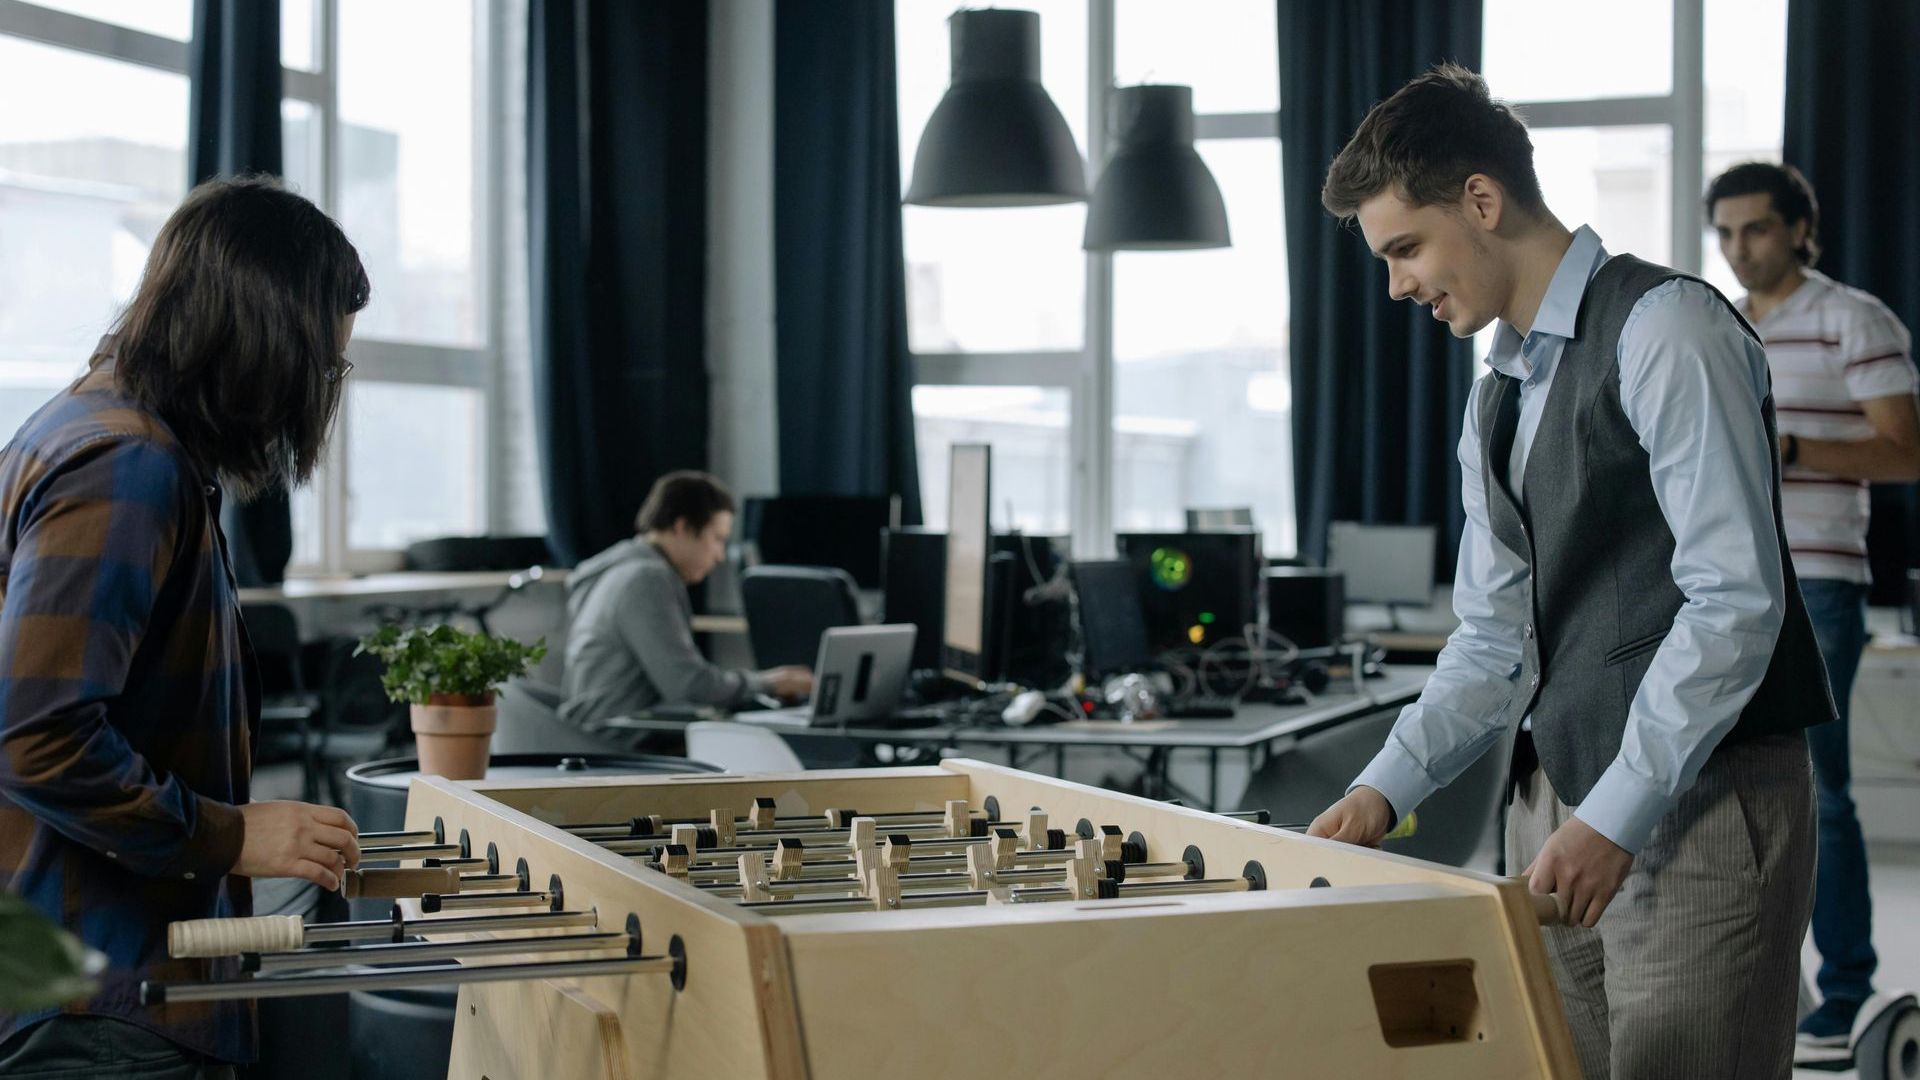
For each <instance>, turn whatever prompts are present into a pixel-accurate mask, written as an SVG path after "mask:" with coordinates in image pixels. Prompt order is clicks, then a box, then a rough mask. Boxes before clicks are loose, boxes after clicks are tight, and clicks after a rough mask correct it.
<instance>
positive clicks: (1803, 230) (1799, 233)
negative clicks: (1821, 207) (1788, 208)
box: [1787, 219, 1813, 251]
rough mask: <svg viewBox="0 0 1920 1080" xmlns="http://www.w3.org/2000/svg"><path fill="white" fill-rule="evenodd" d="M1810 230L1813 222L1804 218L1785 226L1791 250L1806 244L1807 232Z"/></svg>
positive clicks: (1798, 248) (1799, 248)
mask: <svg viewBox="0 0 1920 1080" xmlns="http://www.w3.org/2000/svg"><path fill="white" fill-rule="evenodd" d="M1812 231H1813V223H1812V222H1810V221H1806V220H1804V219H1803V220H1800V221H1796V222H1794V223H1793V224H1792V225H1789V226H1787V239H1788V240H1789V241H1791V244H1790V246H1791V247H1792V248H1793V250H1795V251H1799V250H1801V249H1802V248H1805V247H1806V246H1807V234H1808V233H1810V232H1812Z"/></svg>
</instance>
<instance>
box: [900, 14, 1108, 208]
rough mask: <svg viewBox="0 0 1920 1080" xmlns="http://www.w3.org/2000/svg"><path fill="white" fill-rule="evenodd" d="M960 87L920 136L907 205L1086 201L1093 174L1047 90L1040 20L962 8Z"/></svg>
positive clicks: (955, 43) (955, 41) (956, 79)
mask: <svg viewBox="0 0 1920 1080" xmlns="http://www.w3.org/2000/svg"><path fill="white" fill-rule="evenodd" d="M947 28H948V33H949V35H950V37H951V41H952V50H953V81H952V84H951V85H949V86H948V87H947V92H946V94H945V96H943V97H942V98H941V99H940V104H939V105H938V106H937V107H936V108H935V109H934V110H933V116H932V117H931V118H929V119H928V120H927V128H926V130H925V131H923V132H921V133H920V147H919V149H918V150H916V151H915V152H914V155H913V180H912V182H911V183H909V184H908V185H907V194H906V201H907V202H910V203H916V204H918V205H921V206H1045V205H1048V204H1051V203H1065V202H1082V201H1085V199H1086V197H1087V172H1086V167H1085V165H1084V164H1083V163H1082V162H1081V160H1080V148H1079V147H1077V146H1075V145H1074V142H1073V133H1072V132H1071V131H1068V130H1067V121H1066V119H1065V118H1064V117H1062V116H1061V115H1060V109H1059V108H1058V107H1057V106H1055V105H1054V103H1053V99H1052V98H1050V97H1048V96H1047V91H1046V88H1045V87H1043V86H1041V85H1040V15H1039V13H1038V12H1033V11H1009V10H1003V9H990V10H984V11H956V12H954V13H953V15H952V16H951V17H950V18H949V19H948V20H947Z"/></svg>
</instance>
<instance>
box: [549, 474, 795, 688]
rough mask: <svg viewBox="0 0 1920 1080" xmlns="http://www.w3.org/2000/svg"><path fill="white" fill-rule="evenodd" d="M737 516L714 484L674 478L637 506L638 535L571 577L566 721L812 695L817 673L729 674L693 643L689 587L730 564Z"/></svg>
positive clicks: (700, 477) (701, 477) (703, 477)
mask: <svg viewBox="0 0 1920 1080" xmlns="http://www.w3.org/2000/svg"><path fill="white" fill-rule="evenodd" d="M733 515H734V502H733V496H732V495H731V494H730V493H729V492H728V491H727V489H726V488H725V487H722V486H721V484H720V482H719V481H718V480H715V479H714V478H713V477H711V476H708V475H707V474H705V473H699V472H675V473H669V474H667V475H666V476H663V477H661V478H660V479H659V481H658V482H656V483H655V484H654V485H653V490H652V491H651V492H649V493H648V495H647V501H646V502H645V503H644V504H642V505H641V507H640V513H639V515H638V517H637V518H636V519H635V520H634V530H635V532H636V534H637V535H635V536H634V538H633V539H631V540H622V541H620V542H619V543H617V544H615V545H613V546H612V547H610V548H608V549H607V550H605V551H603V552H601V553H600V554H598V555H595V556H594V557H592V558H591V559H588V560H587V561H586V562H583V563H581V564H580V567H579V569H577V570H575V571H574V572H573V574H572V576H571V577H570V578H569V579H568V581H567V614H568V615H569V616H570V617H571V620H572V629H571V630H570V631H569V632H568V634H567V652H566V674H565V675H564V676H563V677H562V682H561V688H562V690H563V691H564V692H565V695H566V700H565V702H564V703H563V704H562V705H561V706H560V717H561V719H563V720H566V721H568V722H569V723H572V724H576V725H581V726H587V725H591V724H594V723H596V722H598V721H601V720H606V719H610V718H612V717H616V716H633V715H636V714H639V713H642V712H645V711H647V710H649V709H652V708H654V707H655V706H658V705H669V706H687V705H707V706H714V707H718V708H723V709H737V708H742V707H745V706H747V705H750V704H752V703H753V701H754V699H755V698H756V697H758V696H760V695H772V696H774V697H778V698H788V699H793V698H803V697H805V696H806V695H807V694H809V693H811V692H812V691H813V673H812V672H811V671H809V670H808V669H806V668H804V667H779V668H773V669H771V670H768V671H760V672H753V671H738V670H731V669H728V668H723V667H720V666H718V665H716V664H713V663H711V662H709V661H708V660H707V658H706V657H705V656H703V655H701V653H700V649H699V647H698V646H696V645H695V644H694V640H693V601H692V599H691V598H690V597H689V596H688V595H687V587H688V586H689V585H698V584H699V583H700V582H702V581H705V580H706V578H707V575H708V574H711V573H712V572H713V571H714V568H715V567H718V566H719V565H720V563H721V561H722V560H723V559H725V558H726V551H727V540H728V538H729V537H730V536H732V535H733Z"/></svg>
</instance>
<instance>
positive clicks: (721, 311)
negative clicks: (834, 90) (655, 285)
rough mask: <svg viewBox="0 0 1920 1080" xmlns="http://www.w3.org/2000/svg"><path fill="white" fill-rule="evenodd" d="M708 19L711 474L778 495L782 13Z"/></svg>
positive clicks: (742, 11) (749, 8)
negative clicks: (778, 54) (776, 59)
mask: <svg viewBox="0 0 1920 1080" xmlns="http://www.w3.org/2000/svg"><path fill="white" fill-rule="evenodd" d="M708 11H709V12H710V13H711V14H710V15H709V18H710V19H711V23H710V24H709V31H708V32H709V37H708V44H709V52H708V74H707V80H708V98H707V110H708V112H707V116H708V129H707V131H708V134H707V139H708V142H707V373H708V376H709V378H710V379H711V392H712V402H711V409H712V412H711V423H712V428H711V432H710V434H709V436H708V454H709V460H710V462H711V471H712V472H713V473H714V474H715V475H716V476H718V477H720V479H721V480H723V481H725V482H726V483H727V484H728V486H730V487H732V488H733V490H734V491H735V493H737V494H740V495H772V494H777V493H778V492H779V485H780V458H779V436H778V431H779V429H778V427H777V420H778V412H777V411H776V405H775V401H774V398H775V390H774V326H773V312H774V294H773V5H772V4H736V3H725V4H714V5H712V6H711V7H710V8H709V9H708Z"/></svg>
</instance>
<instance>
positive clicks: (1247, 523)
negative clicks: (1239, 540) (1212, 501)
mask: <svg viewBox="0 0 1920 1080" xmlns="http://www.w3.org/2000/svg"><path fill="white" fill-rule="evenodd" d="M1251 528H1253V508H1252V507H1250V506H1227V507H1209V508H1204V509H1194V508H1193V507H1188V508H1187V531H1188V532H1217V531H1218V530H1221V529H1251Z"/></svg>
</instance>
